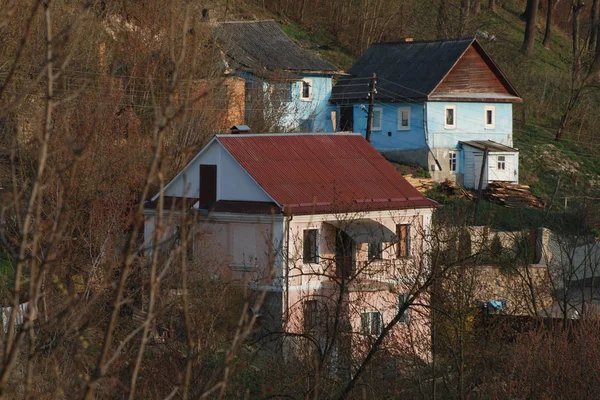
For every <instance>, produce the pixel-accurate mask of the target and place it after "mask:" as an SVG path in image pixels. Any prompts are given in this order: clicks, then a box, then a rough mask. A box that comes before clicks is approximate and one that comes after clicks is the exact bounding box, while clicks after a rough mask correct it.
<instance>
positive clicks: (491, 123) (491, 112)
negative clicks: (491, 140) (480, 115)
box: [485, 106, 496, 129]
mask: <svg viewBox="0 0 600 400" xmlns="http://www.w3.org/2000/svg"><path fill="white" fill-rule="evenodd" d="M495 128H496V107H495V106H485V129H495Z"/></svg>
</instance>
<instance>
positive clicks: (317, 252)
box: [302, 228, 321, 265]
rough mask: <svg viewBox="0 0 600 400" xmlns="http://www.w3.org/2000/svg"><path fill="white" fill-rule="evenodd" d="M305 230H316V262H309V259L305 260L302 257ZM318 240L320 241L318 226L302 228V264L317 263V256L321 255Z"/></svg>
mask: <svg viewBox="0 0 600 400" xmlns="http://www.w3.org/2000/svg"><path fill="white" fill-rule="evenodd" d="M306 231H317V237H316V245H317V251H316V255H315V258H316V262H311V261H308V262H307V261H306V260H305V259H304V246H305V241H304V237H305V236H304V235H305V234H304V232H306ZM319 242H320V231H319V228H304V229H302V263H303V264H307V265H308V264H318V263H319V258H320V256H321V248H320V247H321V246H320V243H319Z"/></svg>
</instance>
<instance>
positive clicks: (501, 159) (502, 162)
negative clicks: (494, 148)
mask: <svg viewBox="0 0 600 400" xmlns="http://www.w3.org/2000/svg"><path fill="white" fill-rule="evenodd" d="M498 169H500V170H505V169H506V156H498Z"/></svg>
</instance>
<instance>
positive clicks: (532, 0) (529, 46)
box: [521, 0, 539, 56]
mask: <svg viewBox="0 0 600 400" xmlns="http://www.w3.org/2000/svg"><path fill="white" fill-rule="evenodd" d="M538 6H539V0H527V8H526V10H525V13H524V16H525V18H526V26H525V36H524V37H523V45H522V46H521V53H523V54H525V55H528V56H530V55H533V50H534V45H535V31H536V29H537V11H538Z"/></svg>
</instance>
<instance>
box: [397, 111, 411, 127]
mask: <svg viewBox="0 0 600 400" xmlns="http://www.w3.org/2000/svg"><path fill="white" fill-rule="evenodd" d="M398 130H399V131H408V130H410V107H398Z"/></svg>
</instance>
